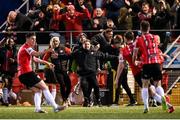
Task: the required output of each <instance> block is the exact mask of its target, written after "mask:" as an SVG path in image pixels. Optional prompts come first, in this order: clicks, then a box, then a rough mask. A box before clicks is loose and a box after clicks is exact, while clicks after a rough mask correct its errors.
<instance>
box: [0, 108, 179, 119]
mask: <svg viewBox="0 0 180 120" xmlns="http://www.w3.org/2000/svg"><path fill="white" fill-rule="evenodd" d="M43 109H45V110H47V111H48V113H47V114H43V113H34V107H17V106H10V107H2V106H0V119H180V106H176V107H175V112H173V113H171V114H169V113H167V112H166V111H163V110H162V108H161V107H156V108H152V107H151V108H150V111H149V113H147V114H143V106H134V107H125V106H119V107H91V108H84V107H74V106H73V107H69V108H67V109H66V110H64V111H61V112H59V113H54V112H53V111H52V108H51V107H43Z"/></svg>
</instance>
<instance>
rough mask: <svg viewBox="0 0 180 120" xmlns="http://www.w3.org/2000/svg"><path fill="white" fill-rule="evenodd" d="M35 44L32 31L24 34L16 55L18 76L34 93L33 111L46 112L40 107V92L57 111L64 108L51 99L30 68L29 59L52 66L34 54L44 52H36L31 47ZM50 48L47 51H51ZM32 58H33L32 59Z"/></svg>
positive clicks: (41, 82) (38, 54)
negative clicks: (23, 39)
mask: <svg viewBox="0 0 180 120" xmlns="http://www.w3.org/2000/svg"><path fill="white" fill-rule="evenodd" d="M35 44H36V36H35V34H34V33H27V34H26V42H25V43H24V44H23V45H22V46H21V47H20V49H19V51H18V55H17V62H18V76H19V80H20V82H21V83H23V84H24V85H26V86H27V88H29V89H31V90H33V91H34V92H35V94H34V103H35V112H37V113H46V112H45V111H43V110H42V109H41V106H40V105H41V94H42V92H43V94H44V96H45V98H46V100H47V101H48V102H50V104H51V105H52V106H53V108H54V112H59V111H61V110H63V109H64V107H62V106H58V105H57V104H56V102H55V101H54V99H53V96H52V95H51V93H50V92H49V89H48V87H47V86H46V84H45V83H44V81H43V80H41V79H40V78H39V77H38V76H37V75H36V73H35V72H34V71H33V70H32V67H31V61H32V60H34V61H35V62H38V63H42V64H46V65H48V66H49V67H50V68H53V66H54V65H53V64H52V63H49V62H47V61H44V60H41V59H39V58H37V57H35V56H40V55H43V54H44V52H38V51H35V50H33V47H34V46H35ZM51 50H52V49H50V50H49V51H51ZM32 58H33V59H32Z"/></svg>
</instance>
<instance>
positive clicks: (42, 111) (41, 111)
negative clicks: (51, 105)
mask: <svg viewBox="0 0 180 120" xmlns="http://www.w3.org/2000/svg"><path fill="white" fill-rule="evenodd" d="M35 113H48V112H47V111H45V110H35Z"/></svg>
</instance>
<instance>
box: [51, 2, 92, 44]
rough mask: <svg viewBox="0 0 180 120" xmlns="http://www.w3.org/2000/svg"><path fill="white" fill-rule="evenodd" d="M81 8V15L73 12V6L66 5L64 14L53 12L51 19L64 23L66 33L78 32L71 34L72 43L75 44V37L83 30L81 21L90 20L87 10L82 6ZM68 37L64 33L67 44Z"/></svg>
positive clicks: (68, 34)
mask: <svg viewBox="0 0 180 120" xmlns="http://www.w3.org/2000/svg"><path fill="white" fill-rule="evenodd" d="M81 7H82V9H83V13H80V12H77V11H75V7H74V5H68V6H67V12H66V13H64V14H59V12H57V11H56V10H55V11H54V14H53V19H54V20H61V21H64V22H65V24H66V31H73V30H75V31H78V32H74V33H73V39H74V41H73V42H75V43H76V42H77V41H75V39H76V37H77V36H78V35H79V33H81V32H82V30H83V28H82V20H83V19H90V18H91V16H90V13H89V11H88V9H87V8H85V6H84V5H82V6H81ZM69 36H70V33H69V32H67V33H66V38H67V39H66V40H67V42H69Z"/></svg>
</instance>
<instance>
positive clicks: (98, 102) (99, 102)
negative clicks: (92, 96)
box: [97, 99, 102, 107]
mask: <svg viewBox="0 0 180 120" xmlns="http://www.w3.org/2000/svg"><path fill="white" fill-rule="evenodd" d="M97 104H98V106H99V107H102V103H101V100H100V99H99V100H98V101H97Z"/></svg>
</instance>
